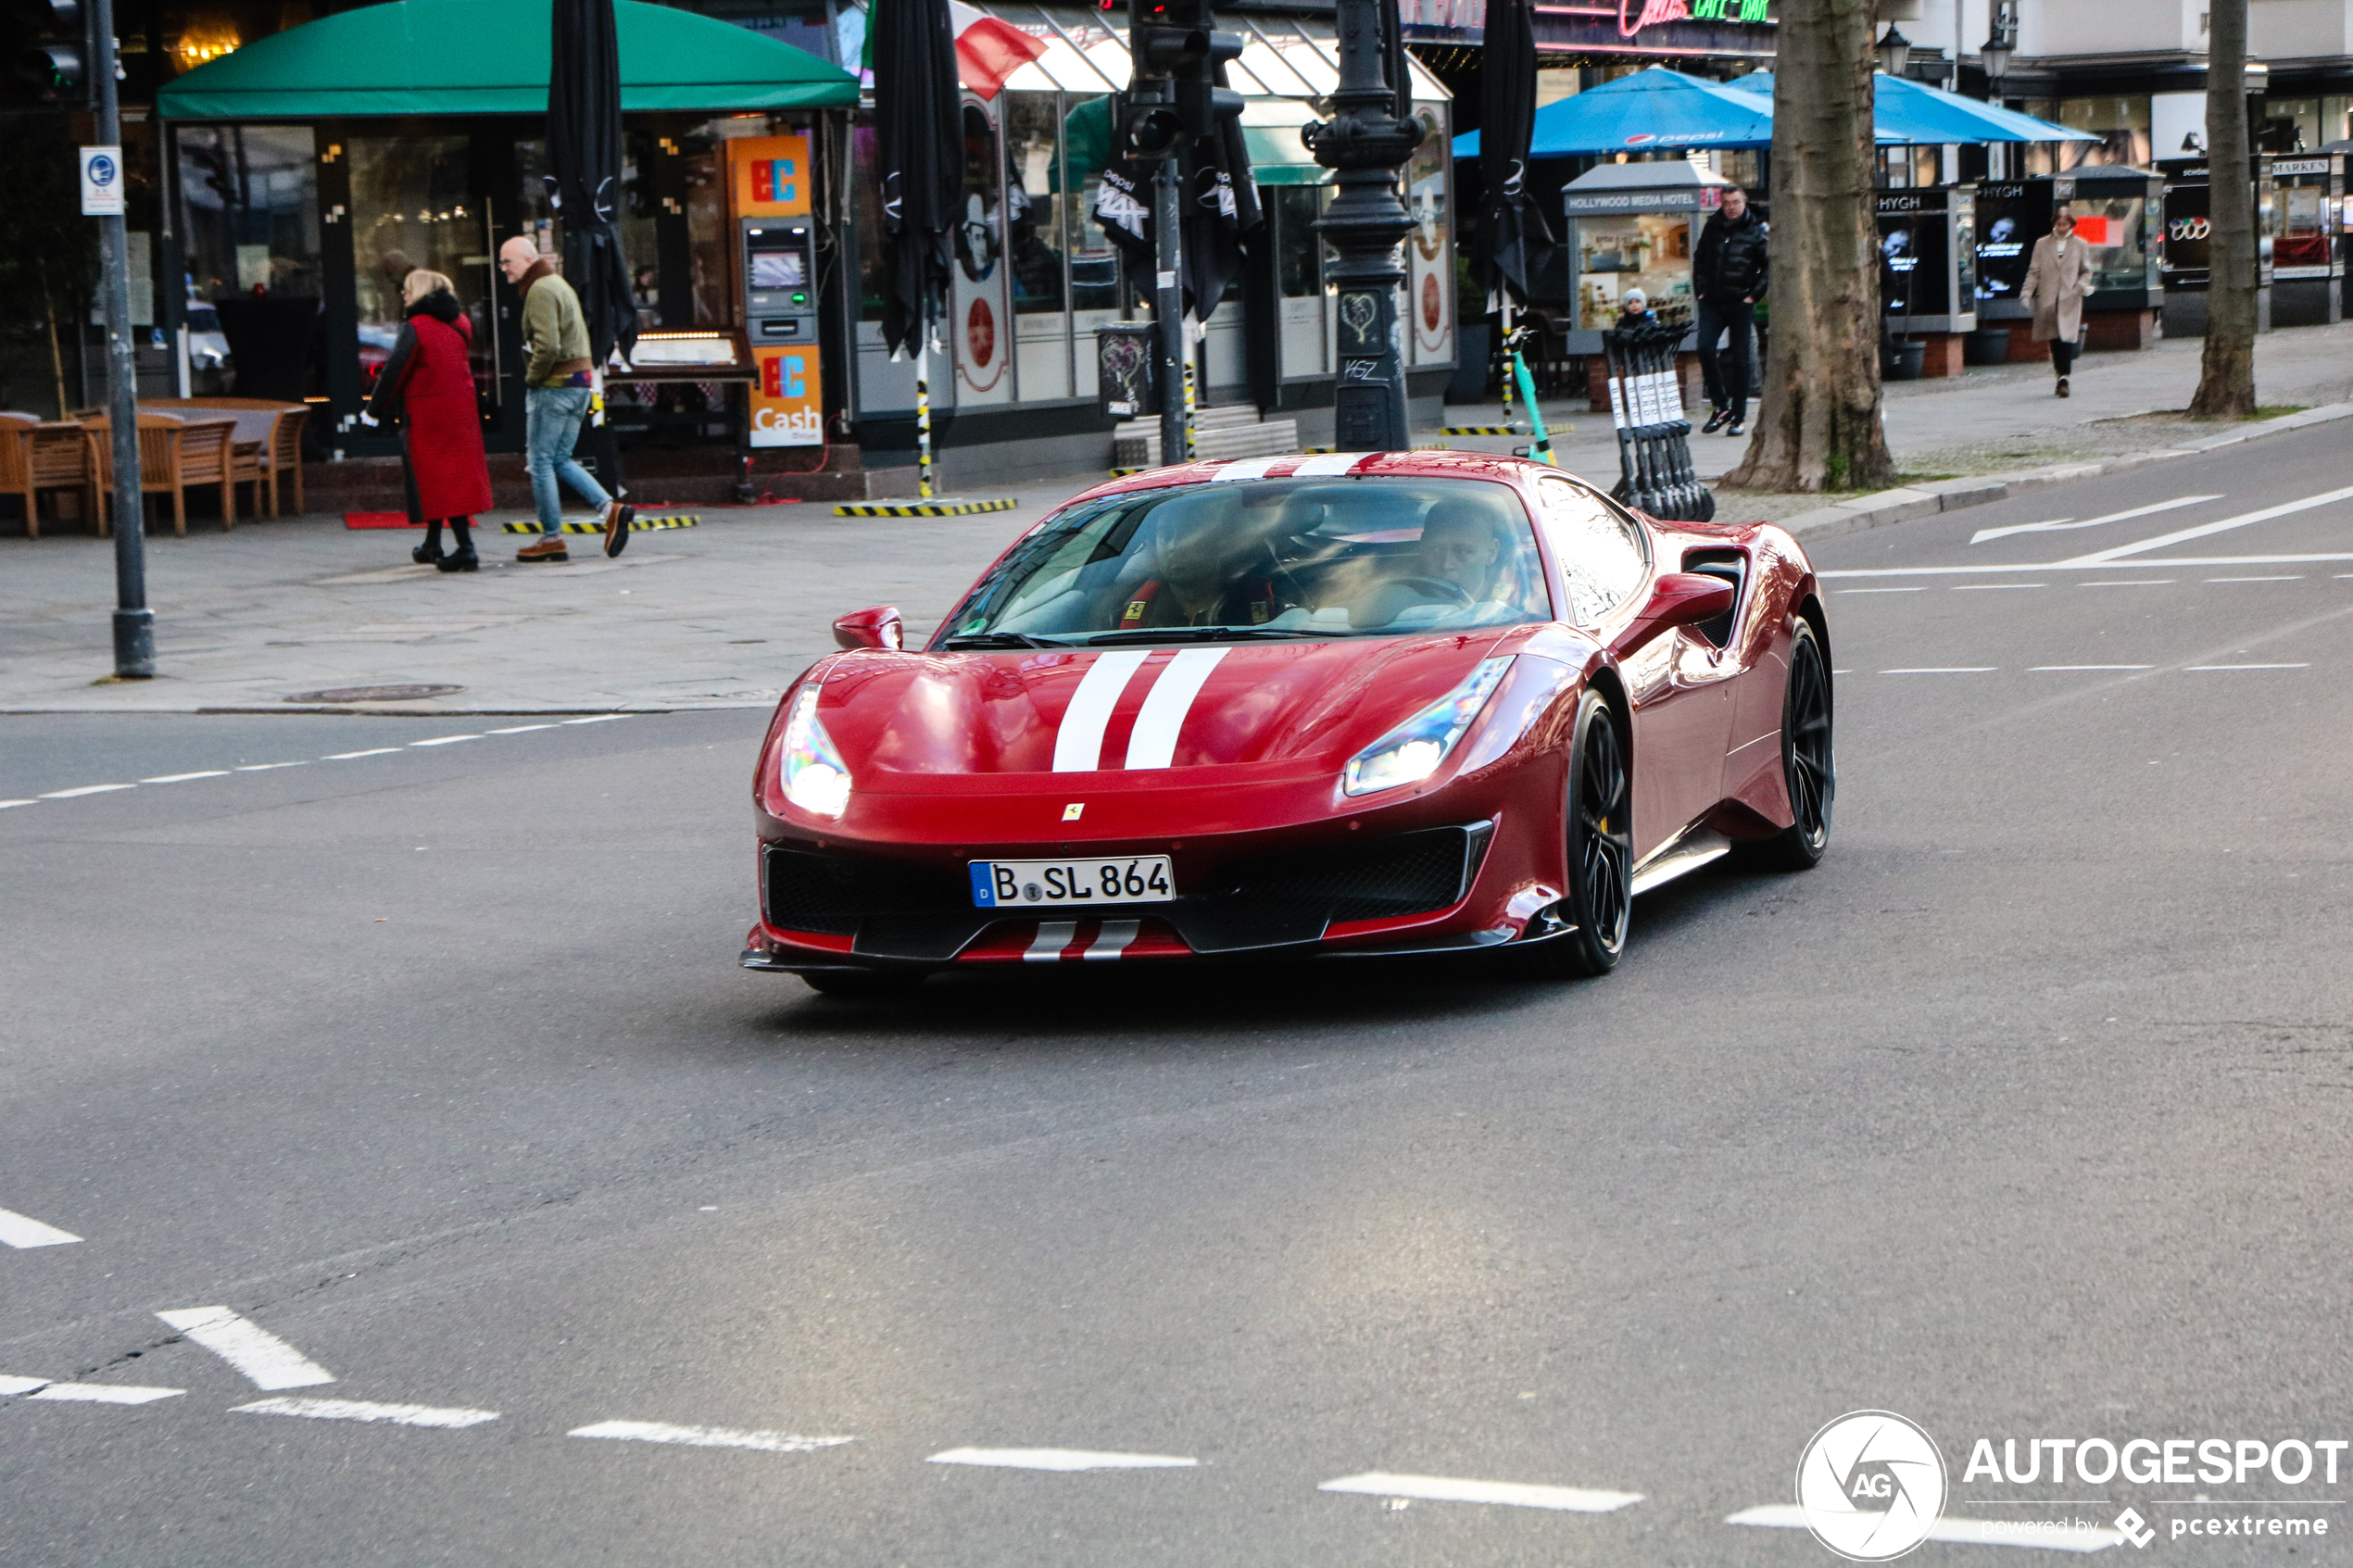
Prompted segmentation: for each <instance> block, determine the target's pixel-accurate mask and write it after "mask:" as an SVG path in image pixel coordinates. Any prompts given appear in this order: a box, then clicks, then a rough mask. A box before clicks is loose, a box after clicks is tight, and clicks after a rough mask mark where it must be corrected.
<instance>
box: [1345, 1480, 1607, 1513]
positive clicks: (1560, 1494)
mask: <svg viewBox="0 0 2353 1568" xmlns="http://www.w3.org/2000/svg"><path fill="white" fill-rule="evenodd" d="M1315 1489H1316V1490H1317V1491H1319V1492H1363V1493H1365V1494H1366V1495H1368V1496H1371V1497H1377V1498H1421V1499H1426V1500H1428V1501H1430V1502H1488V1503H1504V1504H1507V1505H1509V1506H1511V1507H1514V1508H1554V1509H1565V1510H1567V1511H1568V1512H1574V1513H1614V1512H1617V1510H1619V1509H1621V1508H1624V1507H1626V1506H1627V1505H1628V1504H1629V1503H1638V1502H1640V1501H1642V1493H1640V1492H1612V1491H1604V1490H1600V1489H1598V1488H1594V1487H1590V1486H1525V1485H1522V1484H1521V1483H1519V1482H1516V1481H1463V1480H1457V1479H1454V1478H1453V1477H1452V1476H1446V1475H1390V1474H1386V1473H1384V1472H1382V1471H1378V1470H1373V1471H1367V1472H1366V1473H1365V1474H1362V1475H1343V1476H1341V1477H1340V1479H1339V1480H1337V1481H1327V1482H1325V1483H1324V1484H1323V1485H1322V1486H1318V1487H1316V1488H1315Z"/></svg>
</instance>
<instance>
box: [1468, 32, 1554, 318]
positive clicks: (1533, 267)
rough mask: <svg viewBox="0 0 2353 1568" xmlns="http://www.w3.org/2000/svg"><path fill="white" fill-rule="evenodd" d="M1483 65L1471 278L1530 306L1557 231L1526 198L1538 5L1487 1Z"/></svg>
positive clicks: (1533, 120) (1532, 130)
mask: <svg viewBox="0 0 2353 1568" xmlns="http://www.w3.org/2000/svg"><path fill="white" fill-rule="evenodd" d="M1484 55H1485V57H1484V58H1483V59H1482V60H1481V61H1480V63H1479V86H1478V116H1479V125H1478V180H1479V188H1480V194H1479V209H1478V231H1477V233H1476V234H1475V236H1474V238H1473V241H1472V246H1471V276H1472V277H1474V278H1476V279H1477V280H1478V283H1479V285H1480V286H1481V287H1482V288H1485V289H1487V290H1489V291H1490V292H1492V291H1494V290H1497V289H1504V290H1508V291H1509V292H1510V294H1511V295H1514V296H1516V298H1517V299H1518V301H1519V303H1521V304H1522V305H1525V304H1527V303H1528V291H1529V282H1530V280H1531V279H1533V278H1534V277H1535V276H1536V274H1537V273H1539V272H1540V271H1541V270H1543V266H1544V260H1545V257H1547V256H1549V255H1550V254H1551V252H1552V248H1553V232H1552V229H1551V227H1550V226H1549V225H1548V224H1546V223H1545V221H1544V214H1543V212H1542V211H1541V209H1539V208H1538V207H1536V206H1535V205H1534V204H1533V203H1531V202H1530V201H1529V199H1528V192H1527V190H1526V188H1525V186H1526V181H1527V176H1528V144H1529V138H1530V137H1531V136H1533V135H1534V134H1535V132H1536V28H1535V20H1534V11H1533V0H1487V42H1486V44H1485V48H1484Z"/></svg>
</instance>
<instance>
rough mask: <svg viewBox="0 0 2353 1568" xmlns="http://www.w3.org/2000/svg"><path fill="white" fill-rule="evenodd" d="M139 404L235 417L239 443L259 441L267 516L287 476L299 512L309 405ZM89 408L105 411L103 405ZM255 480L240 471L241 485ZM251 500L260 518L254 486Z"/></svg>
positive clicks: (151, 400) (227, 401)
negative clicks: (266, 490)
mask: <svg viewBox="0 0 2353 1568" xmlns="http://www.w3.org/2000/svg"><path fill="white" fill-rule="evenodd" d="M139 408H140V409H141V410H142V411H143V412H145V411H146V410H149V409H152V410H154V411H155V412H157V413H168V414H189V413H223V414H228V415H231V416H233V417H234V418H235V419H236V420H237V435H236V439H237V441H238V442H240V443H245V442H257V441H258V442H259V443H260V444H261V455H262V458H263V459H264V466H265V467H266V468H267V470H268V472H267V473H266V475H264V476H263V482H264V483H267V485H268V486H269V493H270V502H269V505H270V515H271V517H276V516H277V515H278V514H279V510H280V502H281V500H282V498H283V495H284V491H285V486H286V483H287V482H288V481H289V480H291V481H292V482H293V485H294V509H295V510H296V511H297V512H299V511H301V510H302V509H303V503H302V425H303V421H304V420H307V419H308V418H309V416H310V408H309V405H308V404H304V403H281V402H279V401H277V400H276V399H274V398H270V397H145V398H141V399H140V401H139ZM91 411H92V412H94V413H99V414H103V413H105V412H106V410H105V409H103V408H99V409H93V410H91ZM264 414H274V415H275V416H277V417H276V418H275V419H274V420H262V419H260V418H259V417H258V416H260V415H264ZM74 417H75V418H76V419H79V418H81V417H82V416H81V415H79V414H77V415H75V416H74ZM253 478H254V475H253V474H252V473H250V472H246V473H242V474H240V475H239V477H238V483H245V482H247V481H249V480H252V479H253ZM254 503H255V505H254V511H255V514H256V515H257V516H258V515H259V514H260V510H261V495H260V492H259V491H258V490H257V491H256V492H255V495H254Z"/></svg>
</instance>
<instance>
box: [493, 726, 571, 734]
mask: <svg viewBox="0 0 2353 1568" xmlns="http://www.w3.org/2000/svg"><path fill="white" fill-rule="evenodd" d="M555 727H556V726H555V725H553V724H511V725H509V726H508V727H507V728H506V729H503V730H492V731H491V732H490V734H494V735H523V734H530V733H531V732H532V731H534V730H552V729H554V728H555Z"/></svg>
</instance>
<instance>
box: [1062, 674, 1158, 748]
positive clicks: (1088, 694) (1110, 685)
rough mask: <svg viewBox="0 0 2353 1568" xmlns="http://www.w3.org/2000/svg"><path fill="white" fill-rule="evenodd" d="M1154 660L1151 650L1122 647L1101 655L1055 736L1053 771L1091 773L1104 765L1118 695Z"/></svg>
mask: <svg viewBox="0 0 2353 1568" xmlns="http://www.w3.org/2000/svg"><path fill="white" fill-rule="evenodd" d="M1150 658H1151V649H1149V648H1121V649H1119V650H1117V651H1116V652H1113V653H1105V654H1099V655H1097V656H1096V659H1095V662H1094V663H1092V664H1090V665H1088V667H1087V673H1086V674H1085V675H1083V676H1081V677H1080V678H1079V682H1078V689H1077V690H1076V691H1075V692H1073V693H1071V694H1070V707H1069V708H1068V709H1066V710H1065V711H1064V712H1063V723H1062V728H1061V729H1060V730H1059V731H1057V732H1055V734H1054V771H1055V772H1057V773H1091V772H1093V771H1095V770H1096V769H1098V768H1100V767H1101V766H1102V756H1103V731H1104V730H1105V729H1106V728H1107V727H1109V725H1110V723H1111V714H1112V709H1114V708H1116V707H1118V706H1119V694H1120V693H1122V692H1124V691H1126V689H1127V683H1128V681H1129V680H1130V679H1131V678H1132V677H1133V676H1134V675H1135V673H1136V671H1139V670H1140V669H1142V668H1143V664H1144V660H1146V659H1150Z"/></svg>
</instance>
